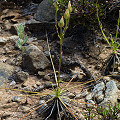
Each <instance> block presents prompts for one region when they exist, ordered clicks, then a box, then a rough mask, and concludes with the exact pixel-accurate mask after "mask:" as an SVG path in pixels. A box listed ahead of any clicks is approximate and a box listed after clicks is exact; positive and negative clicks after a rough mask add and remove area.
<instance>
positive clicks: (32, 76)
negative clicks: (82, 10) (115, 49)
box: [0, 0, 120, 120]
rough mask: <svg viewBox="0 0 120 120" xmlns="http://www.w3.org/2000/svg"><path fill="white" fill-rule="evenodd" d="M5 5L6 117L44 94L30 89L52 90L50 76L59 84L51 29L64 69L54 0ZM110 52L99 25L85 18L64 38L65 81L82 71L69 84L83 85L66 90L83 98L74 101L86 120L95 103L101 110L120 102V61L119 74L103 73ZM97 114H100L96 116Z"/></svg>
mask: <svg viewBox="0 0 120 120" xmlns="http://www.w3.org/2000/svg"><path fill="white" fill-rule="evenodd" d="M1 5H2V7H1V8H2V9H1V16H0V120H18V119H20V118H21V117H23V116H24V115H26V114H27V113H28V112H29V111H31V110H33V109H34V108H35V107H37V106H38V103H39V102H42V100H44V97H43V96H41V95H34V96H32V95H31V94H27V93H26V92H25V91H31V92H37V94H40V93H48V92H51V91H52V86H51V84H50V82H53V85H54V86H56V84H55V79H54V73H53V69H52V65H51V61H50V58H49V50H48V45H47V40H46V39H47V38H46V31H47V36H48V39H49V44H50V48H51V54H52V58H53V62H54V65H55V68H56V71H58V62H59V39H58V37H57V33H56V30H55V27H54V12H55V11H54V7H53V6H52V5H49V4H48V0H43V1H42V2H41V3H40V5H38V4H36V3H35V2H32V1H31V2H28V3H27V5H25V6H16V5H15V4H13V3H12V2H1ZM3 6H4V7H3ZM20 23H23V24H24V25H25V34H27V35H28V41H27V43H26V44H25V47H26V50H25V54H23V53H22V52H21V51H20V50H19V49H18V48H17V47H16V41H17V40H18V36H17V31H16V26H17V25H19V24H20ZM106 31H107V30H106ZM108 32H110V31H108ZM110 54H111V49H110V48H109V47H108V45H107V43H106V41H105V40H104V39H103V37H102V34H101V32H100V31H99V30H95V31H94V32H93V30H89V29H88V28H86V27H83V26H82V25H81V24H79V25H76V26H74V27H73V28H72V29H68V31H67V33H66V36H65V38H64V40H63V58H62V67H61V76H60V77H61V80H62V81H63V82H62V83H61V86H62V87H63V86H65V85H66V83H67V82H68V81H69V80H70V79H71V78H73V76H74V75H75V74H77V76H76V77H75V79H74V80H73V82H72V83H71V84H70V85H69V88H70V87H72V86H76V85H79V87H76V88H73V89H70V90H69V91H67V92H66V93H65V96H67V97H68V98H70V99H73V100H77V101H80V102H79V103H76V102H74V103H72V105H73V108H74V109H75V111H74V113H75V114H76V115H77V116H79V118H80V119H82V120H84V119H85V118H84V116H83V114H87V113H88V108H89V107H91V106H94V108H93V111H92V112H93V113H94V114H97V111H96V108H97V105H98V104H102V105H104V106H107V104H108V103H110V104H111V105H114V103H115V102H118V103H119V102H120V80H119V79H120V78H119V77H120V76H119V75H118V73H119V71H120V67H119V66H118V68H116V69H115V73H114V74H117V75H114V77H110V76H103V69H101V68H102V65H103V63H104V62H105V59H106V57H107V56H109V55H110ZM89 80H94V81H93V82H91V83H88V84H87V85H81V84H80V83H81V82H84V83H85V82H87V81H89ZM20 90H23V91H24V92H23V91H20ZM27 95H28V96H27ZM85 102H87V103H92V104H86V103H85ZM39 112H40V111H39ZM119 116H120V115H119ZM38 119H39V120H43V118H42V117H41V116H39V115H38V112H36V111H33V112H32V113H31V114H30V115H28V116H27V117H25V118H24V120H38ZM97 119H98V118H97V116H96V117H95V118H94V120H97ZM119 119H120V118H119Z"/></svg>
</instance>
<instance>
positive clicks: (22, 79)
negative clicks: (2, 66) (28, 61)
mask: <svg viewBox="0 0 120 120" xmlns="http://www.w3.org/2000/svg"><path fill="white" fill-rule="evenodd" d="M28 76H29V74H28V73H27V72H24V71H19V72H17V73H16V81H17V82H25V81H26V80H27V79H28Z"/></svg>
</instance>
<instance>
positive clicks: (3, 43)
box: [0, 37, 7, 45]
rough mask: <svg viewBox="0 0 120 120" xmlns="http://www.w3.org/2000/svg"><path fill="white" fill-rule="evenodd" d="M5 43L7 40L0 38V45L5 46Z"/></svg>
mask: <svg viewBox="0 0 120 120" xmlns="http://www.w3.org/2000/svg"><path fill="white" fill-rule="evenodd" d="M6 42H7V39H5V38H4V37H0V45H5V44H6Z"/></svg>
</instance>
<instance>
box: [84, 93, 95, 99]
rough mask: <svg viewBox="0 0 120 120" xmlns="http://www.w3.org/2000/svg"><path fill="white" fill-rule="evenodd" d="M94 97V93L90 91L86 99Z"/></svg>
mask: <svg viewBox="0 0 120 120" xmlns="http://www.w3.org/2000/svg"><path fill="white" fill-rule="evenodd" d="M92 98H93V94H92V93H90V94H88V95H87V96H86V98H85V99H86V100H91V99H92Z"/></svg>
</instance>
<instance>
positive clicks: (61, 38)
mask: <svg viewBox="0 0 120 120" xmlns="http://www.w3.org/2000/svg"><path fill="white" fill-rule="evenodd" d="M62 41H63V37H62V27H60V60H59V71H58V87H59V83H60V69H61V61H62Z"/></svg>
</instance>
